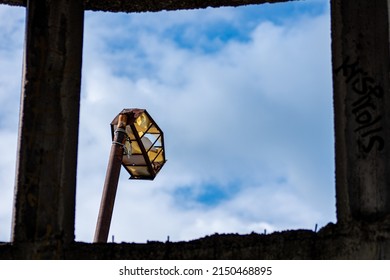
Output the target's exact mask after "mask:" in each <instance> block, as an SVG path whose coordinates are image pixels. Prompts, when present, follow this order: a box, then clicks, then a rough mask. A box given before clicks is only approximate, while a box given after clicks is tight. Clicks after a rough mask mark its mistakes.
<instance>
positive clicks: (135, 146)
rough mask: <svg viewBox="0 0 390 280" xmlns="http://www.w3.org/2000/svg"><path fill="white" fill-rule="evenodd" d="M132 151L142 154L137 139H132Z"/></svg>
mask: <svg viewBox="0 0 390 280" xmlns="http://www.w3.org/2000/svg"><path fill="white" fill-rule="evenodd" d="M131 151H132V153H133V154H142V151H141V148H140V147H139V145H138V143H137V141H135V140H134V141H131Z"/></svg>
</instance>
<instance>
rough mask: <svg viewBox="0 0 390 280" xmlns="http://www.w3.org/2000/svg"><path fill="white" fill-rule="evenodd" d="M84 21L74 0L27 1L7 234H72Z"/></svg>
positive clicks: (32, 238)
mask: <svg viewBox="0 0 390 280" xmlns="http://www.w3.org/2000/svg"><path fill="white" fill-rule="evenodd" d="M83 21H84V9H83V1H80V0H34V1H33V0H31V1H28V3H27V24H26V37H25V52H24V70H23V72H24V73H23V84H22V96H21V112H20V127H19V140H18V141H19V142H18V161H17V174H16V186H15V204H14V214H13V232H12V240H13V242H38V243H39V242H43V243H44V242H49V241H53V240H58V241H60V242H62V241H64V242H71V241H73V240H74V220H75V189H76V163H77V142H78V124H79V107H80V106H79V103H80V83H81V63H82V40H83ZM47 253H48V252H47Z"/></svg>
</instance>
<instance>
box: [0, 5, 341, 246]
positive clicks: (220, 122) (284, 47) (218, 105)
mask: <svg viewBox="0 0 390 280" xmlns="http://www.w3.org/2000/svg"><path fill="white" fill-rule="evenodd" d="M328 2H329V1H325V0H311V1H309V0H307V1H298V2H294V3H282V4H271V5H270V4H264V5H259V6H253V5H252V6H246V7H240V8H221V9H204V10H192V11H179V12H160V13H141V14H123V13H119V14H110V13H99V12H86V17H85V30H84V57H83V80H82V93H81V96H82V98H81V117H80V138H79V154H78V177H77V201H76V239H77V240H79V241H86V242H89V241H92V239H93V234H94V228H95V224H96V218H97V214H98V209H99V204H100V198H101V192H102V186H103V182H104V176H105V171H106V166H107V161H108V154H109V150H110V145H111V139H110V137H111V135H110V128H109V123H110V122H111V120H112V119H113V117H114V116H116V115H117V114H118V113H119V112H120V111H121V110H122V109H123V108H132V107H139V108H145V109H147V110H148V112H149V113H150V114H151V115H152V116H153V118H154V119H155V120H156V121H157V122H158V124H159V126H160V127H161V128H162V129H163V130H164V135H165V142H166V150H167V158H168V162H167V164H166V165H165V166H164V168H163V170H162V171H161V172H160V174H159V175H158V176H157V178H156V179H155V180H154V181H152V182H149V181H135V180H131V181H129V180H128V174H126V173H125V171H124V170H122V173H121V178H120V181H119V187H118V193H117V200H116V204H115V209H114V215H113V220H112V226H111V232H110V235H114V236H115V241H117V242H121V241H128V242H146V241H147V240H160V241H165V240H166V238H167V236H168V235H169V236H170V240H173V241H178V240H191V239H195V238H199V237H203V236H205V235H210V234H213V233H215V232H218V233H241V234H246V233H251V232H260V233H262V232H264V230H267V232H272V231H282V230H286V229H298V228H306V229H314V227H315V224H318V225H319V227H321V226H324V225H325V224H327V223H328V222H334V221H335V198H334V196H335V194H334V193H335V191H334V151H333V112H332V85H331V66H330V18H329V4H328ZM24 17H25V15H24V9H22V8H15V7H8V6H0V18H1V20H0V38H1V40H0V73H1V75H0V102H1V104H2V105H3V106H1V108H0V139H1V141H2V143H7V147H4V145H1V147H0V152H1V154H2V157H1V158H0V167H1V168H0V191H1V193H2V198H1V200H2V202H1V204H0V240H4V241H7V240H9V238H10V237H9V236H10V227H11V212H12V198H13V184H14V174H15V155H16V139H17V126H18V112H19V100H20V81H21V64H22V47H23V32H24ZM90 116H94V118H91V117H90Z"/></svg>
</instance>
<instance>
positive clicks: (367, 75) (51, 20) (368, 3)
mask: <svg viewBox="0 0 390 280" xmlns="http://www.w3.org/2000/svg"><path fill="white" fill-rule="evenodd" d="M389 1H390V0H332V1H331V7H332V52H333V55H332V63H333V82H334V112H335V139H336V143H335V149H336V195H337V199H336V200H337V218H338V222H337V224H336V225H334V224H329V225H328V226H326V227H324V228H323V229H321V230H320V231H319V232H312V231H307V230H295V231H286V232H281V233H273V234H270V235H261V234H260V235H259V234H250V235H244V236H241V235H234V234H223V235H213V236H208V237H205V238H201V239H198V240H194V241H190V242H176V243H171V242H166V243H161V242H149V243H147V244H133V243H129V244H127V243H126V244H85V243H76V242H74V239H73V238H74V199H75V197H74V193H75V178H76V177H75V176H76V162H75V159H76V158H77V132H78V128H77V124H78V110H79V104H78V100H79V94H80V75H81V74H80V71H81V51H82V27H83V26H82V24H83V9H84V8H83V7H82V5H81V4H80V1H78V0H71V1H66V0H46V1H29V2H28V3H29V5H28V8H27V11H28V20H27V34H26V50H25V56H26V57H25V71H24V72H25V73H24V83H23V93H22V110H21V111H22V114H21V127H20V136H19V157H18V176H17V182H16V199H15V209H14V223H13V242H12V243H3V244H0V258H1V259H389V258H390V172H388V170H390V169H389V167H390V166H389V165H390V147H389V143H388V142H389V140H390V123H389V122H390V110H387V108H390V106H389V105H390V103H389V102H390V98H389V90H390V88H389V87H390V83H389V77H390V73H389V70H390V63H389V62H390V53H389V52H390V51H389ZM108 2H109V1H108ZM115 2H118V1H115ZM228 2H229V1H228ZM238 2H240V1H230V2H229V3H231V4H232V5H238V4H239V3H238ZM262 2H264V1H262ZM0 3H1V2H0ZM245 3H246V1H242V3H241V4H245ZM203 5H204V2H202V3H200V4H199V7H203ZM53 15H54V16H53ZM58 19H60V20H58ZM58 85H61V86H58ZM42 100H46V102H47V103H48V104H47V105H48V106H49V107H50V105H52V107H53V109H52V110H44V109H43V108H42V104H41V103H42ZM45 108H46V107H45ZM53 126H55V127H56V128H57V127H58V129H59V130H60V131H59V132H58V133H59V135H61V137H60V138H61V139H62V141H64V142H61V143H59V144H58V143H55V141H54V140H56V139H57V138H58V135H57V136H56V135H54V136H53V134H52V129H51V128H52V127H53ZM64 135H66V137H63V136H64ZM58 155H60V159H61V160H59V161H58V160H57V158H58ZM47 174H51V175H50V176H48V175H47Z"/></svg>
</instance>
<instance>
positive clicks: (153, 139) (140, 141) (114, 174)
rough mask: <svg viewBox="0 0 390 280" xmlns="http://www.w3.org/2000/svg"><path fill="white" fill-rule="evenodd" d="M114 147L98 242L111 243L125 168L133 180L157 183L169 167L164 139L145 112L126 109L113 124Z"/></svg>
mask: <svg viewBox="0 0 390 280" xmlns="http://www.w3.org/2000/svg"><path fill="white" fill-rule="evenodd" d="M111 135H112V146H111V152H110V158H109V162H108V167H107V173H106V179H105V182H104V188H103V195H102V200H101V203H100V210H99V216H98V220H97V224H96V231H95V237H94V242H95V243H97V242H99V243H100V242H107V238H108V233H109V230H110V224H111V217H112V212H113V209H114V203H115V196H116V191H117V187H118V180H119V174H120V169H121V165H122V166H123V167H124V168H125V169H126V170H127V172H128V173H129V174H130V179H146V180H153V179H154V178H155V177H156V175H157V173H158V172H159V171H160V170H161V168H162V166H163V165H164V164H165V162H166V159H165V147H164V135H163V132H162V130H161V129H160V128H159V126H158V125H157V124H156V122H155V121H154V120H153V119H152V117H151V116H150V115H149V114H148V112H147V111H146V110H144V109H124V110H122V112H120V113H119V114H118V115H117V116H116V117H115V118H114V120H113V121H112V122H111Z"/></svg>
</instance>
